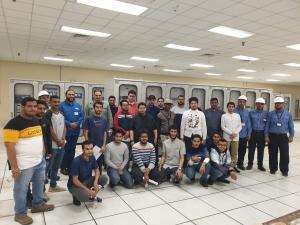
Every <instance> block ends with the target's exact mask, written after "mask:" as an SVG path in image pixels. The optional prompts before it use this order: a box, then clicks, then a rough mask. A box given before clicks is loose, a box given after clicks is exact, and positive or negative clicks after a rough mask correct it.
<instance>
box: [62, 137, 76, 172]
mask: <svg viewBox="0 0 300 225" xmlns="http://www.w3.org/2000/svg"><path fill="white" fill-rule="evenodd" d="M77 140H78V136H67V137H66V141H67V143H66V145H65V154H64V157H63V160H62V163H61V166H60V168H61V169H63V170H68V171H70V170H71V166H72V162H73V159H74V156H75V149H76V144H77Z"/></svg>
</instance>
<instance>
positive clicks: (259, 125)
mask: <svg viewBox="0 0 300 225" xmlns="http://www.w3.org/2000/svg"><path fill="white" fill-rule="evenodd" d="M255 105H256V109H254V110H252V111H251V112H250V115H249V116H250V122H251V128H252V131H251V138H250V141H249V143H248V150H249V151H248V166H247V168H246V169H247V170H251V169H252V167H253V160H254V155H255V148H256V147H257V166H258V169H259V170H261V171H266V169H265V168H264V166H263V160H264V148H265V137H264V130H265V127H266V124H267V118H268V112H267V111H264V105H265V100H264V99H263V98H257V99H256V101H255Z"/></svg>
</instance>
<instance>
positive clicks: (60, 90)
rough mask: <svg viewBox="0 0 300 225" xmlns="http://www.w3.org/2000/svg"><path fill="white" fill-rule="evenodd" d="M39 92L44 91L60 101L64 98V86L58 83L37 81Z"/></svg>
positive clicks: (62, 83)
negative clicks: (57, 97) (55, 96)
mask: <svg viewBox="0 0 300 225" xmlns="http://www.w3.org/2000/svg"><path fill="white" fill-rule="evenodd" d="M38 84H39V92H40V91H42V90H46V91H47V92H48V93H49V94H50V96H52V95H57V96H59V97H60V98H61V101H62V100H63V99H64V97H65V84H64V82H59V81H57V82H56V81H38Z"/></svg>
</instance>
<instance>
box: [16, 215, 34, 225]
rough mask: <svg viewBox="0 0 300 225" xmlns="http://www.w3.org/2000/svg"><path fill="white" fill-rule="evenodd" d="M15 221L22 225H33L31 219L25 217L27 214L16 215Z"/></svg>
mask: <svg viewBox="0 0 300 225" xmlns="http://www.w3.org/2000/svg"><path fill="white" fill-rule="evenodd" d="M15 221H16V222H18V223H20V224H22V225H28V224H32V223H33V219H32V218H31V217H29V216H27V214H16V215H15Z"/></svg>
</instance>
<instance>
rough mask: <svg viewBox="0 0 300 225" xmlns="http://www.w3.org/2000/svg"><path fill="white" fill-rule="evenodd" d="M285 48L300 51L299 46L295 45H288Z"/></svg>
mask: <svg viewBox="0 0 300 225" xmlns="http://www.w3.org/2000/svg"><path fill="white" fill-rule="evenodd" d="M286 47H287V48H291V49H295V50H299V51H300V44H296V45H289V46H286Z"/></svg>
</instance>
